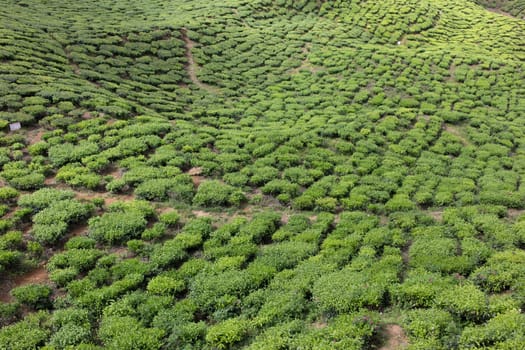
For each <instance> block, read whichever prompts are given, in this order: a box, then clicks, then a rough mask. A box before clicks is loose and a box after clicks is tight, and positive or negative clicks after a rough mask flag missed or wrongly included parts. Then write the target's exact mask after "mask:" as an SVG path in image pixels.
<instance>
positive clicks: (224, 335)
mask: <svg viewBox="0 0 525 350" xmlns="http://www.w3.org/2000/svg"><path fill="white" fill-rule="evenodd" d="M249 330H250V323H249V322H248V321H246V320H242V319H235V318H232V319H229V320H226V321H224V322H221V323H217V324H216V325H213V326H212V327H210V329H209V330H208V332H207V333H206V342H207V343H208V344H209V345H210V346H212V347H214V348H217V349H228V348H230V347H231V346H232V345H233V344H235V343H238V342H240V341H241V340H242V339H243V338H244V337H245V336H246V334H247V333H248V331H249Z"/></svg>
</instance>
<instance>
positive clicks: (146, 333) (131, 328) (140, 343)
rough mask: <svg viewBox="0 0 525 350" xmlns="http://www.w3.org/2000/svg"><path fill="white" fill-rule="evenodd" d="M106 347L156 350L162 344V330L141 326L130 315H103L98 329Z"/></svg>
mask: <svg viewBox="0 0 525 350" xmlns="http://www.w3.org/2000/svg"><path fill="white" fill-rule="evenodd" d="M98 334H99V337H100V339H101V340H102V341H103V342H104V344H105V346H106V348H107V349H115V350H116V349H137V350H138V349H142V350H156V349H159V348H160V347H161V346H162V340H161V339H162V336H163V335H164V332H163V331H162V330H160V329H156V328H146V327H143V326H142V325H141V324H140V322H139V321H137V320H136V319H134V318H132V317H120V316H110V317H104V318H103V319H102V322H101V324H100V328H99V331H98Z"/></svg>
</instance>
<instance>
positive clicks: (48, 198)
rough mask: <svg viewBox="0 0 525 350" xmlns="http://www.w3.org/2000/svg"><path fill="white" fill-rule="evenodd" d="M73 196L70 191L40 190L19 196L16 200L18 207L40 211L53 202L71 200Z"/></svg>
mask: <svg viewBox="0 0 525 350" xmlns="http://www.w3.org/2000/svg"><path fill="white" fill-rule="evenodd" d="M74 196H75V194H74V193H73V192H72V191H64V190H57V189H53V188H42V189H40V190H38V191H35V192H33V193H31V194H27V195H23V196H21V197H20V199H19V200H18V205H20V206H22V207H28V208H31V209H33V210H34V211H40V210H42V209H45V208H47V207H48V206H49V205H51V204H52V203H54V202H58V201H61V200H66V199H72V198H73V197H74Z"/></svg>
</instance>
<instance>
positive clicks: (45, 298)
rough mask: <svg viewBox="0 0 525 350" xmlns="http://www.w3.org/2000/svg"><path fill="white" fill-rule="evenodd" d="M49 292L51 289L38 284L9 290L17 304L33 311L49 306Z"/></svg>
mask: <svg viewBox="0 0 525 350" xmlns="http://www.w3.org/2000/svg"><path fill="white" fill-rule="evenodd" d="M51 292H52V289H51V287H49V286H45V285H40V284H28V285H25V286H20V287H16V288H14V289H13V290H11V294H12V295H13V296H14V297H15V298H16V300H17V301H18V302H19V303H22V304H25V305H27V306H30V307H32V308H34V309H45V308H47V307H49V306H50V304H51V301H50V296H51Z"/></svg>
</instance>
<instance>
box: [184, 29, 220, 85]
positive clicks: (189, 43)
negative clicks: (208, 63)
mask: <svg viewBox="0 0 525 350" xmlns="http://www.w3.org/2000/svg"><path fill="white" fill-rule="evenodd" d="M181 34H182V40H184V43H185V45H186V59H187V60H188V63H187V64H186V71H187V72H188V76H189V77H190V80H191V82H192V83H193V84H195V85H196V86H198V87H199V88H201V89H203V90H205V91H207V92H209V93H212V94H217V93H219V92H220V91H219V89H218V88H216V87H213V86H211V85H208V84H205V83H203V82H201V81H200V80H199V78H198V77H197V70H198V66H197V64H196V63H195V60H194V58H193V54H192V52H191V50H192V49H193V48H194V47H195V42H194V41H193V40H191V39H190V38H189V37H188V32H187V30H186V28H182V30H181Z"/></svg>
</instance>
